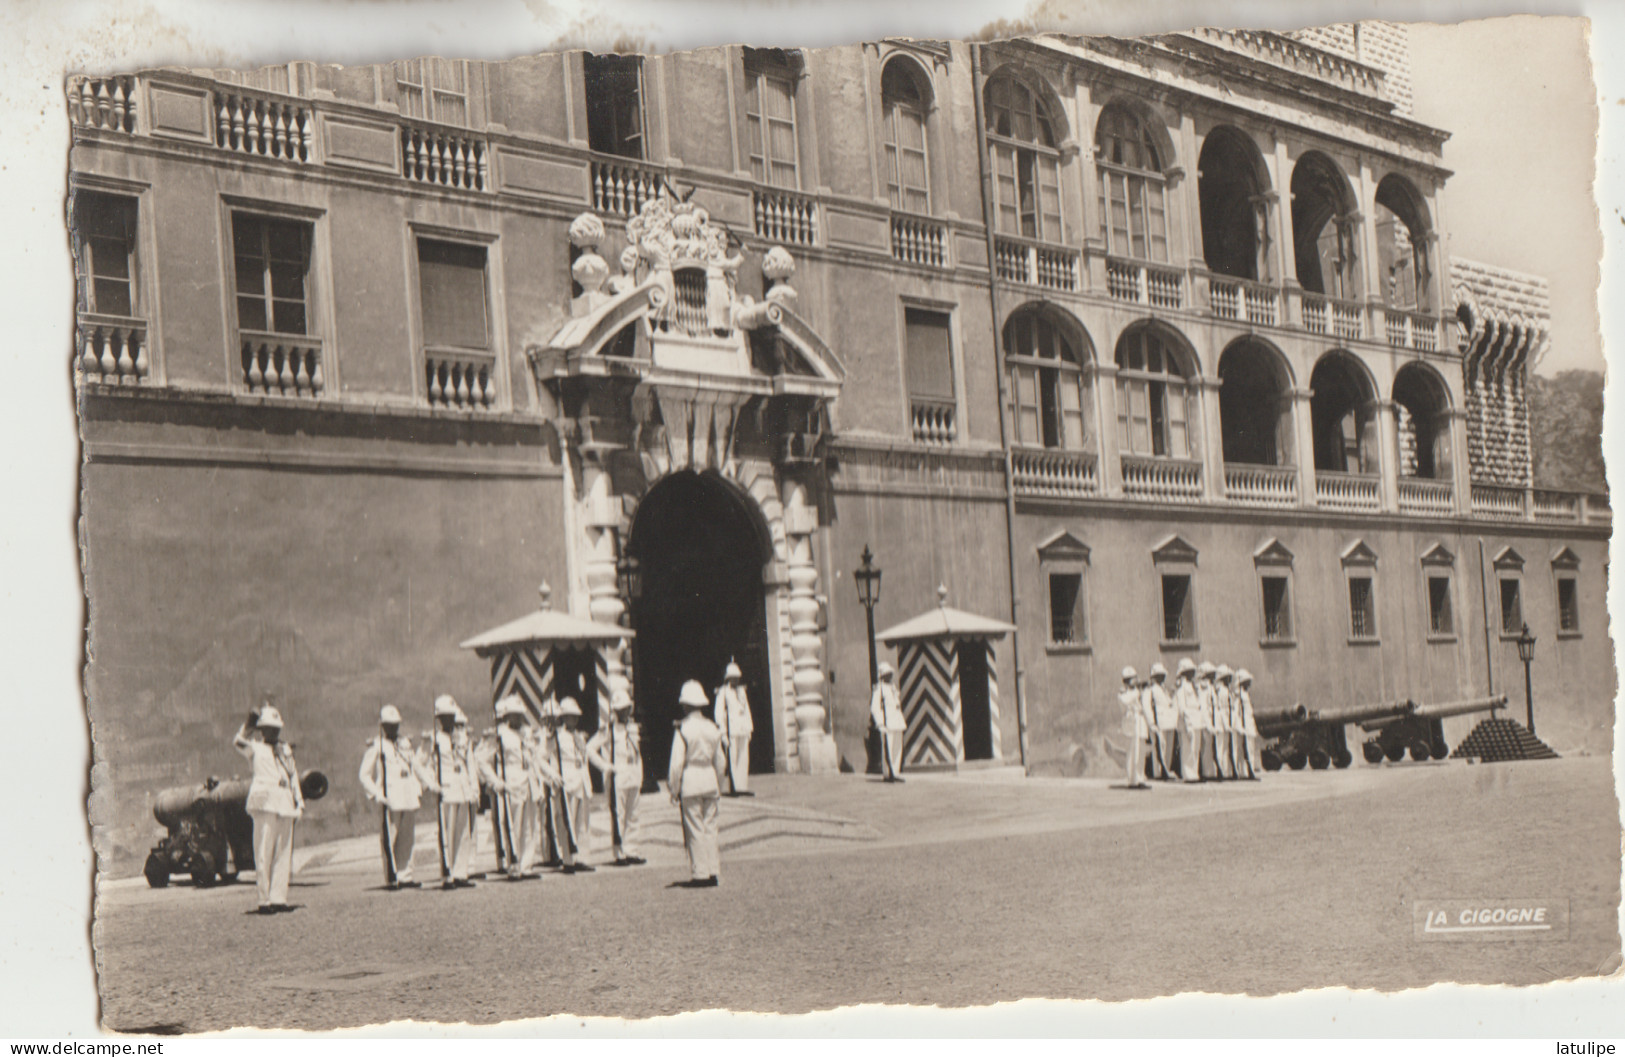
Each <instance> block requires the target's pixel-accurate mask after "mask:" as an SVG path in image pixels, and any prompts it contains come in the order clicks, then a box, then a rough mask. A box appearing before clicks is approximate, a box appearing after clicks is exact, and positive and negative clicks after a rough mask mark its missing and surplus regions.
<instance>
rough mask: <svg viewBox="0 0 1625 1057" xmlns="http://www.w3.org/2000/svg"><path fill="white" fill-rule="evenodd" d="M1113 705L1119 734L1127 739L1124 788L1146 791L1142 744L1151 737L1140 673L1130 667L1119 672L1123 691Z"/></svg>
mask: <svg viewBox="0 0 1625 1057" xmlns="http://www.w3.org/2000/svg"><path fill="white" fill-rule="evenodd" d="M1117 703H1118V704H1119V705H1120V706H1122V709H1123V733H1124V734H1127V735H1128V737H1129V744H1128V787H1129V788H1130V789H1149V788H1151V787H1150V786H1149V785H1147V784H1146V781H1145V743H1146V739H1147V738H1148V737H1150V734H1151V724H1150V723H1149V722H1148V721H1147V716H1146V712H1147V710H1148V708H1149V702H1148V701H1147V699H1146V695H1145V693H1144V691H1143V688H1142V687H1141V686H1140V673H1139V672H1136V671H1135V670H1134V669H1133V668H1132V667H1128V668H1124V669H1123V688H1122V689H1121V690H1119V691H1118V693H1117Z"/></svg>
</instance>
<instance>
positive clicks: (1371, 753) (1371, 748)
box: [1360, 741, 1382, 763]
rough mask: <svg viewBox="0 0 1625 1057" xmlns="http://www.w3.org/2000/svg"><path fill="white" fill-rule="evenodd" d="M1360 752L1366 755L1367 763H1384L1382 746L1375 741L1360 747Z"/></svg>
mask: <svg viewBox="0 0 1625 1057" xmlns="http://www.w3.org/2000/svg"><path fill="white" fill-rule="evenodd" d="M1360 751H1361V752H1363V753H1365V762H1366V763H1381V762H1382V746H1381V745H1378V744H1377V743H1376V742H1374V741H1368V742H1366V743H1365V744H1364V745H1362V746H1360Z"/></svg>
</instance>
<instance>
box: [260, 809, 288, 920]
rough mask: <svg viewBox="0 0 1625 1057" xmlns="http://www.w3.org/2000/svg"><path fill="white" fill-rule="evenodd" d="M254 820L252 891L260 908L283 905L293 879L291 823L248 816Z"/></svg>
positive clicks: (269, 814)
mask: <svg viewBox="0 0 1625 1057" xmlns="http://www.w3.org/2000/svg"><path fill="white" fill-rule="evenodd" d="M252 814H253V817H254V887H255V888H256V889H258V892H259V898H260V906H262V907H263V906H272V905H279V904H286V903H287V902H288V881H289V880H290V879H291V878H292V877H293V823H294V820H293V819H292V818H289V817H288V816H287V815H278V814H275V813H273V812H270V811H255V812H252Z"/></svg>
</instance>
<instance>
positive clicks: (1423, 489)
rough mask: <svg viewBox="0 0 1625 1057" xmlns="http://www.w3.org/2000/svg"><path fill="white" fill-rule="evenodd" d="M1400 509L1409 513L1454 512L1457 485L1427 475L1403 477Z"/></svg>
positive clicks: (1400, 483) (1400, 481) (1400, 491)
mask: <svg viewBox="0 0 1625 1057" xmlns="http://www.w3.org/2000/svg"><path fill="white" fill-rule="evenodd" d="M1399 509H1400V510H1401V511H1403V512H1404V513H1407V514H1450V513H1453V512H1454V511H1455V509H1456V489H1455V485H1453V484H1452V483H1451V482H1449V481H1436V480H1432V479H1429V478H1426V477H1401V478H1400V479H1399Z"/></svg>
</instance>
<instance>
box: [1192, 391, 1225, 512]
mask: <svg viewBox="0 0 1625 1057" xmlns="http://www.w3.org/2000/svg"><path fill="white" fill-rule="evenodd" d="M1223 384H1224V383H1223V382H1222V381H1221V380H1220V379H1218V378H1215V377H1210V376H1206V375H1204V376H1203V377H1201V378H1199V379H1197V380H1196V385H1197V386H1198V387H1199V393H1200V396H1201V399H1200V400H1199V401H1198V403H1200V404H1201V407H1202V477H1203V478H1204V481H1203V488H1202V495H1203V496H1204V497H1206V498H1207V499H1210V500H1211V499H1223V498H1224V423H1223V421H1222V420H1221V419H1220V416H1219V386H1221V385H1223Z"/></svg>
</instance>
